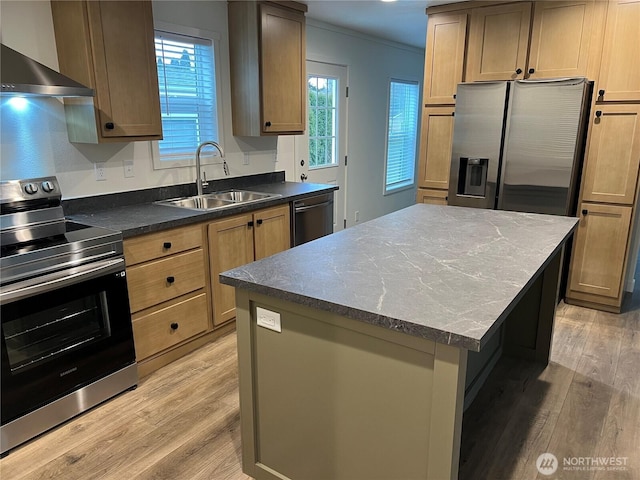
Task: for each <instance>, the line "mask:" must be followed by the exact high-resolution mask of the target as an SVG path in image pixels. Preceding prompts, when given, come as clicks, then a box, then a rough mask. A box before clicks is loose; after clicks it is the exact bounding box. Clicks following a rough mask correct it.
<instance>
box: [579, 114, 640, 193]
mask: <svg viewBox="0 0 640 480" xmlns="http://www.w3.org/2000/svg"><path fill="white" fill-rule="evenodd" d="M595 109H596V111H595V112H594V113H592V119H591V122H592V123H591V138H590V140H589V150H588V152H587V156H586V166H585V173H584V180H583V183H584V186H583V193H582V198H583V200H586V201H592V202H604V203H619V204H624V205H633V202H634V199H635V193H636V182H637V179H638V163H639V162H640V105H637V104H632V105H613V104H612V105H607V104H604V105H596V107H595Z"/></svg>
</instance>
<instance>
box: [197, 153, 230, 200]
mask: <svg viewBox="0 0 640 480" xmlns="http://www.w3.org/2000/svg"><path fill="white" fill-rule="evenodd" d="M207 145H210V146H212V147H214V148H216V149H217V150H218V152H219V153H220V158H222V166H223V168H224V174H225V175H229V167H228V166H227V161H226V160H225V158H224V152H223V151H222V147H221V146H220V145H218V144H217V143H216V142H213V141H211V140H208V141H206V142H202V143H201V144H200V145H198V149H197V150H196V189H197V190H198V195H202V187H206V186H208V185H209V182H207V174H206V173H204V172H201V169H202V165H201V164H200V151H201V150H202V148H203V147H205V146H207ZM202 175H204V181H203V179H202Z"/></svg>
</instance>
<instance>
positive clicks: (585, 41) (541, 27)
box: [526, 0, 607, 78]
mask: <svg viewBox="0 0 640 480" xmlns="http://www.w3.org/2000/svg"><path fill="white" fill-rule="evenodd" d="M606 8H607V5H606V3H605V2H596V1H594V0H587V1H585V0H581V1H566V2H554V1H547V2H535V4H534V7H533V12H534V13H533V26H532V28H531V43H530V46H529V61H528V63H527V69H526V76H527V77H528V78H550V77H582V76H586V77H589V78H594V76H595V71H597V64H598V59H599V58H600V52H599V48H600V42H601V41H602V37H601V34H602V25H603V24H604V18H605V14H606Z"/></svg>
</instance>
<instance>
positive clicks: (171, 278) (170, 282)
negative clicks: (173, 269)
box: [167, 277, 176, 285]
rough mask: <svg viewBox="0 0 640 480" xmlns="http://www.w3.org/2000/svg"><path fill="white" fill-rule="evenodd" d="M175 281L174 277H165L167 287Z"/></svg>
mask: <svg viewBox="0 0 640 480" xmlns="http://www.w3.org/2000/svg"><path fill="white" fill-rule="evenodd" d="M175 281H176V278H175V277H167V283H168V284H169V285H171V284H172V283H173V282H175Z"/></svg>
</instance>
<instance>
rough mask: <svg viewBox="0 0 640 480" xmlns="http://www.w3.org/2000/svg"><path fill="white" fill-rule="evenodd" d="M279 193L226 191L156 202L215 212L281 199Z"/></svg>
mask: <svg viewBox="0 0 640 480" xmlns="http://www.w3.org/2000/svg"><path fill="white" fill-rule="evenodd" d="M281 196H282V195H280V194H279V193H261V192H250V191H248V190H226V191H224V192H215V193H208V194H205V195H195V196H193V197H181V198H172V199H169V200H160V201H158V202H155V203H156V204H158V205H166V206H169V207H179V208H188V209H190V210H215V209H218V208H227V207H231V206H233V205H239V204H244V203H252V202H257V201H260V200H265V199H267V198H274V197H281Z"/></svg>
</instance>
